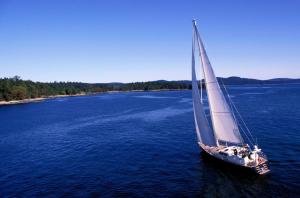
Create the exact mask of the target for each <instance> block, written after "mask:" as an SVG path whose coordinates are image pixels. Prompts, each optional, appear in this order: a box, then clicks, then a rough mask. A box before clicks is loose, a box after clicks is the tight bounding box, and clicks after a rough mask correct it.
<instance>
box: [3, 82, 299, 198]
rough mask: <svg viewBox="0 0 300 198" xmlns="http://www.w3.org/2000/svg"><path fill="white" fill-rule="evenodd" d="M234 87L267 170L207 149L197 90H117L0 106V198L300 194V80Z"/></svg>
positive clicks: (279, 195) (267, 195)
mask: <svg viewBox="0 0 300 198" xmlns="http://www.w3.org/2000/svg"><path fill="white" fill-rule="evenodd" d="M229 93H230V94H231V97H232V100H233V102H234V103H235V104H236V106H237V107H238V108H239V110H240V113H241V114H242V115H243V117H244V120H245V121H246V123H247V124H248V127H249V128H250V130H251V131H252V133H253V135H254V136H256V137H257V141H258V143H259V146H260V147H262V148H263V151H264V152H265V153H266V154H267V156H268V158H269V160H270V168H271V171H272V172H271V174H269V175H267V176H263V177H259V176H256V175H252V174H250V175H249V174H245V173H243V172H241V171H237V170H235V169H234V168H230V167H227V168H225V167H224V166H223V165H222V164H218V163H217V162H215V161H212V160H210V159H207V158H206V157H205V156H203V154H201V151H200V149H199V148H198V146H197V144H196V135H195V131H194V129H195V128H194V118H193V111H192V101H191V91H165V92H139V93H111V94H100V95H94V96H82V97H68V98H57V99H50V100H47V101H44V102H40V103H31V104H24V105H14V106H2V107H0V197H63V196H70V197H119V196H128V197H183V196H187V197H196V196H198V197H296V196H297V195H299V194H298V193H299V192H300V125H299V124H300V85H266V86H231V87H229Z"/></svg>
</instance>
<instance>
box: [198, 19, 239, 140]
mask: <svg viewBox="0 0 300 198" xmlns="http://www.w3.org/2000/svg"><path fill="white" fill-rule="evenodd" d="M193 28H194V32H195V35H196V36H195V38H196V40H197V44H198V48H199V56H200V60H201V63H202V68H203V74H204V79H205V85H206V92H207V96H208V101H209V107H210V114H211V121H212V126H213V131H214V136H215V139H216V140H221V141H223V142H228V143H236V144H241V143H242V142H243V139H242V137H241V134H240V132H239V128H238V126H237V123H236V120H235V119H234V117H233V114H232V112H231V110H230V108H229V106H228V104H227V101H226V99H225V97H224V95H223V93H222V90H221V88H220V86H219V83H218V81H217V79H216V76H215V74H214V71H213V69H212V67H211V64H210V61H209V59H208V57H207V54H206V51H205V49H204V45H203V42H202V40H201V38H200V35H199V32H198V30H197V27H196V22H195V21H193ZM193 45H194V44H193ZM193 58H194V55H193V57H192V59H193ZM193 62H194V60H192V64H193ZM193 81H194V80H193ZM193 88H194V84H193ZM193 90H194V89H193ZM195 92H196V91H195ZM193 94H194V91H193ZM195 94H196V93H195ZM198 94H199V91H198ZM195 102H196V100H195V99H194V103H195ZM194 106H195V105H194ZM194 108H195V107H194ZM194 110H195V109H194ZM197 112H198V111H197ZM195 114H196V113H195ZM200 114H201V113H200ZM196 117H197V116H195V119H196ZM205 119H206V118H205ZM203 122H204V121H203ZM197 124H198V127H199V123H197ZM203 127H206V125H204V126H203ZM200 133H202V131H200ZM201 135H202V134H201ZM201 137H202V136H201ZM217 144H218V141H217Z"/></svg>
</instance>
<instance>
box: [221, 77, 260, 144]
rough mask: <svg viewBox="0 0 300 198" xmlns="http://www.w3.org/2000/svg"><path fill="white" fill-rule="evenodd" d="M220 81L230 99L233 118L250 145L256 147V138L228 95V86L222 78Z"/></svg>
mask: <svg viewBox="0 0 300 198" xmlns="http://www.w3.org/2000/svg"><path fill="white" fill-rule="evenodd" d="M220 80H221V82H222V85H223V87H224V90H225V93H226V95H227V97H228V101H229V104H230V108H231V110H232V115H233V118H234V120H235V122H236V124H237V125H238V126H240V129H241V131H242V132H243V133H244V134H245V136H246V138H247V139H248V140H249V143H250V144H251V145H252V146H253V145H255V142H256V141H255V140H254V138H253V136H252V133H251V131H250V130H249V128H248V127H247V125H246V123H245V121H244V119H243V117H242V116H241V114H240V112H239V111H238V110H237V108H236V106H235V104H234V103H233V101H232V100H231V98H230V95H229V93H228V91H227V88H226V86H225V84H224V82H223V79H222V78H220ZM234 110H235V111H236V112H237V113H238V116H239V118H240V120H241V121H242V124H243V125H241V124H240V123H239V122H238V121H237V119H236V116H235V114H234ZM243 127H244V128H245V129H246V130H245V129H243ZM247 132H248V134H249V135H250V137H251V139H250V138H249V136H248V135H247Z"/></svg>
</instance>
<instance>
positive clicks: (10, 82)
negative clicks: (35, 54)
mask: <svg viewBox="0 0 300 198" xmlns="http://www.w3.org/2000/svg"><path fill="white" fill-rule="evenodd" d="M156 89H157V90H159V89H191V85H190V83H186V82H177V81H153V82H135V83H94V84H91V83H80V82H50V83H44V82H33V81H31V80H22V79H21V78H20V77H19V76H14V77H12V78H0V101H11V100H23V99H31V98H39V97H49V96H55V95H75V94H93V93H101V92H107V91H132V90H144V91H148V90H156Z"/></svg>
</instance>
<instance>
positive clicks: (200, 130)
mask: <svg viewBox="0 0 300 198" xmlns="http://www.w3.org/2000/svg"><path fill="white" fill-rule="evenodd" d="M194 37H195V32H193V44H192V45H193V46H192V92H193V107H194V118H195V126H196V133H197V138H198V142H200V143H203V144H205V145H209V146H215V145H216V142H215V138H214V136H213V131H212V129H211V128H210V126H209V124H208V121H207V118H206V116H205V111H204V108H203V104H202V101H201V99H200V94H199V88H198V82H197V76H196V68H195V55H194V51H195V40H194Z"/></svg>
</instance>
